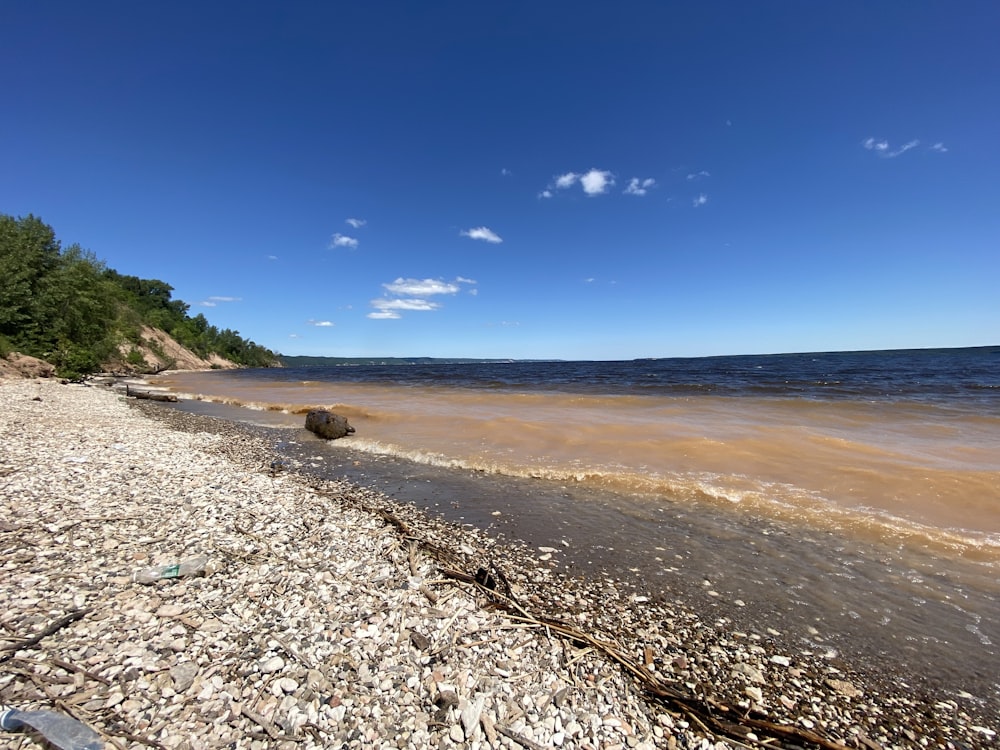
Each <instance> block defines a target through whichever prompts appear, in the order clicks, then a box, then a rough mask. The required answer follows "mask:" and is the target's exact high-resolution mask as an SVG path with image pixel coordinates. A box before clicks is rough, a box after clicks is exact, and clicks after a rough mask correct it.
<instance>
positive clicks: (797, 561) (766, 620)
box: [159, 373, 1000, 702]
mask: <svg viewBox="0 0 1000 750" xmlns="http://www.w3.org/2000/svg"><path fill="white" fill-rule="evenodd" d="M159 384H162V385H165V386H168V387H170V388H172V389H173V390H175V391H177V392H178V393H181V394H187V395H188V396H191V397H197V398H198V399H199V400H198V401H195V402H189V403H188V404H187V405H186V406H183V408H188V409H191V410H194V411H201V412H203V413H210V414H215V415H220V416H225V417H227V418H233V419H240V420H243V421H249V422H255V423H259V424H266V425H270V426H276V427H284V428H287V434H288V439H287V441H286V450H287V451H288V453H289V455H294V456H295V457H296V458H297V459H298V460H300V461H302V462H303V463H304V464H305V465H306V466H307V467H311V470H313V471H316V472H317V473H328V474H337V475H341V474H346V475H348V476H350V477H351V478H354V479H356V480H357V481H359V482H365V483H368V484H375V485H376V486H379V487H380V488H382V489H385V490H386V491H388V492H389V493H390V494H393V495H395V496H397V497H398V498H399V499H401V500H404V501H412V502H416V503H418V504H421V505H427V506H430V507H431V508H432V509H434V508H436V509H437V510H439V511H440V512H441V513H442V514H444V515H446V516H447V517H450V518H453V519H456V520H462V521H465V522H469V523H476V524H478V525H482V526H488V527H491V528H492V529H493V530H494V531H497V532H499V533H502V534H504V535H507V536H509V537H513V538H517V539H523V540H525V541H527V542H528V543H530V544H533V545H536V546H551V547H555V548H556V549H557V550H559V552H557V553H556V554H555V555H554V558H555V560H556V561H558V562H559V564H564V565H569V566H573V567H575V568H577V569H580V570H596V569H599V568H604V569H609V570H613V571H614V572H616V573H619V574H623V575H626V576H633V577H634V578H635V580H636V581H637V582H639V583H638V585H641V586H644V587H646V588H647V589H649V590H651V591H664V592H668V593H669V592H678V591H684V592H685V594H686V595H688V596H690V595H698V596H700V597H701V598H702V599H703V603H704V605H705V606H706V607H710V608H711V611H717V612H719V613H720V616H723V615H724V616H727V617H731V618H733V619H734V620H737V621H738V620H743V621H747V622H748V623H751V624H752V623H756V624H757V625H758V626H759V627H774V628H776V629H778V630H783V631H785V632H787V634H789V636H790V637H792V638H797V639H799V640H800V641H801V642H802V643H803V644H804V647H809V648H813V649H814V650H819V649H833V650H842V651H847V652H851V651H853V652H856V653H857V654H859V655H864V656H865V657H866V658H867V657H874V658H885V659H890V660H893V661H894V662H896V663H899V664H907V663H909V665H910V666H911V667H912V666H913V664H914V663H918V664H919V665H920V671H922V672H926V673H929V674H931V675H932V676H935V677H936V678H938V679H940V680H941V681H942V682H943V683H946V684H947V685H948V686H949V687H952V688H954V689H966V690H968V691H969V692H972V693H973V694H975V695H977V696H978V697H982V698H983V699H986V700H989V701H998V702H1000V678H998V677H997V675H1000V417H998V416H996V415H992V416H991V415H990V414H984V413H981V412H980V411H977V410H975V409H965V410H962V409H956V408H945V407H942V406H941V405H934V404H924V403H917V402H891V401H858V400H843V401H814V400H805V399H792V398H753V397H748V396H745V397H740V398H725V397H715V396H699V397H696V398H686V397H675V396H656V395H653V396H650V395H642V396H638V395H609V394H597V393H563V392H552V393H538V392H530V391H526V392H518V391H516V390H512V389H498V390H490V389H478V390H477V389H468V388H461V387H451V386H440V387H435V386H430V385H406V386H400V385H391V384H374V383H354V382H321V381H301V380H299V381H288V382H283V381H257V380H254V379H249V378H234V377H232V376H230V375H227V374H226V373H179V374H173V375H170V376H167V377H164V378H162V379H160V380H159ZM317 406H322V407H326V408H331V409H333V410H335V411H337V412H339V413H342V414H344V415H345V416H347V417H348V419H349V420H350V421H351V424H352V425H353V426H354V427H356V429H357V433H356V434H355V435H354V436H351V437H350V438H346V439H344V440H341V441H336V442H334V443H324V442H322V441H318V440H315V439H314V438H312V436H310V435H309V434H308V433H305V432H304V431H303V430H302V429H301V425H302V422H303V416H302V414H303V412H304V411H305V410H307V409H308V408H312V407H317ZM228 407H240V408H238V409H230V408H228Z"/></svg>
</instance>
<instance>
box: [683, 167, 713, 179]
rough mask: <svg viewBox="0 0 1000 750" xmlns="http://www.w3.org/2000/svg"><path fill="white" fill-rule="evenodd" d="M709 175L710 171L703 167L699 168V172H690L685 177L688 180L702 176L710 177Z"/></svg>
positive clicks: (710, 174)
mask: <svg viewBox="0 0 1000 750" xmlns="http://www.w3.org/2000/svg"><path fill="white" fill-rule="evenodd" d="M711 176H712V173H711V172H707V171H705V170H704V169H703V170H701V171H700V172H692V173H691V174H689V175H688V176H687V178H688V179H689V180H700V179H702V178H704V177H711Z"/></svg>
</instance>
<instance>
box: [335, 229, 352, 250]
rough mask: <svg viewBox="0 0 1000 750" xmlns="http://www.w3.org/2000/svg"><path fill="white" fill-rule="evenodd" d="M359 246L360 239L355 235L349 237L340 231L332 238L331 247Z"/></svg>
mask: <svg viewBox="0 0 1000 750" xmlns="http://www.w3.org/2000/svg"><path fill="white" fill-rule="evenodd" d="M357 246H358V241H357V240H356V239H354V238H353V237H348V236H347V235H346V234H340V233H339V232H338V233H337V234H335V235H333V237H331V238H330V247H350V248H355V247H357Z"/></svg>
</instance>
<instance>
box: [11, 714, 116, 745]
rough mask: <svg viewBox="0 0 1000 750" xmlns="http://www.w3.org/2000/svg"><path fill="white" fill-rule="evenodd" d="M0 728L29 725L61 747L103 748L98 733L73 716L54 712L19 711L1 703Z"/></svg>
mask: <svg viewBox="0 0 1000 750" xmlns="http://www.w3.org/2000/svg"><path fill="white" fill-rule="evenodd" d="M0 710H2V713H0V729H4V730H6V731H8V732H9V731H11V730H13V729H22V728H24V727H28V728H31V729H34V730H35V732H37V733H38V734H40V735H41V736H42V737H44V738H45V739H46V740H47V741H48V743H49V744H50V745H52V747H57V748H59V749H60V750H102V748H103V747H104V740H102V739H101V735H99V734H98V733H97V732H95V731H94V730H93V729H91V728H90V727H88V726H87V725H86V724H83V723H82V722H79V721H77V720H76V719H74V718H72V717H69V716H66V715H65V714H59V713H56V712H55V711H18V710H17V709H16V708H7V707H6V706H0Z"/></svg>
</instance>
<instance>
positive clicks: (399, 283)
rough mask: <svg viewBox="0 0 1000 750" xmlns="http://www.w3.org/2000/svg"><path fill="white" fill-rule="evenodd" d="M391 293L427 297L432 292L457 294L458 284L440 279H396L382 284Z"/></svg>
mask: <svg viewBox="0 0 1000 750" xmlns="http://www.w3.org/2000/svg"><path fill="white" fill-rule="evenodd" d="M382 286H383V287H384V288H385V290H386V291H387V292H389V293H390V294H398V295H400V296H410V297H426V296H428V295H431V294H455V293H456V292H458V290H459V286H458V284H455V283H452V282H449V281H442V280H440V279H396V280H395V281H392V282H389V283H387V284H383V285H382Z"/></svg>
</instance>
